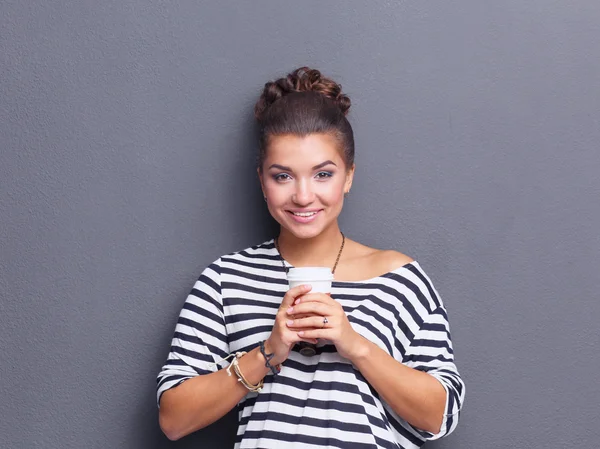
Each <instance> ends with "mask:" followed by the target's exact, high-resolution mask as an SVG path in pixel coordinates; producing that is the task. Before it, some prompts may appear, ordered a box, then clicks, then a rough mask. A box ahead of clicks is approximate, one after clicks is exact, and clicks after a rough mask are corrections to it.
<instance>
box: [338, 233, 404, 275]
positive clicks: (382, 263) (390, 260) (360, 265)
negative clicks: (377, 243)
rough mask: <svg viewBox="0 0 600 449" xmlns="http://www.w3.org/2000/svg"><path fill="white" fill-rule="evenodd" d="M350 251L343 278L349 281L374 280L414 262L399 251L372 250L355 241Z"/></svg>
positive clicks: (349, 248) (351, 243)
mask: <svg viewBox="0 0 600 449" xmlns="http://www.w3.org/2000/svg"><path fill="white" fill-rule="evenodd" d="M348 250H349V251H348V253H347V254H346V257H345V258H344V259H345V263H344V269H343V272H344V273H343V277H344V278H346V279H348V280H359V279H370V278H374V277H377V276H381V275H383V274H385V273H389V272H390V271H394V270H396V269H398V268H401V267H403V266H405V265H407V264H409V263H411V262H414V259H413V258H412V257H410V256H407V255H406V254H403V253H401V252H399V251H394V250H382V249H377V248H372V247H369V246H366V245H363V244H361V243H358V242H355V241H351V242H350V245H348ZM340 274H342V273H340Z"/></svg>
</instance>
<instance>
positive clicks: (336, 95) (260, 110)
mask: <svg viewBox="0 0 600 449" xmlns="http://www.w3.org/2000/svg"><path fill="white" fill-rule="evenodd" d="M293 92H318V93H320V94H321V95H324V96H325V97H327V98H329V99H330V100H332V101H333V102H334V103H335V104H336V105H337V106H338V107H339V108H340V110H341V111H342V114H344V115H347V114H348V111H349V110H350V105H351V103H350V98H349V97H348V96H347V95H344V94H343V93H342V85H341V84H338V83H336V82H335V81H333V80H331V79H329V78H325V77H324V76H322V75H321V72H319V71H318V70H316V69H311V68H309V67H300V68H299V69H296V70H294V71H293V72H292V73H290V74H289V75H287V76H286V77H284V78H279V79H278V80H276V81H269V82H268V83H267V84H265V88H264V90H263V93H262V95H261V96H260V99H259V100H258V102H257V103H256V106H255V107H254V116H255V117H256V119H257V120H258V121H261V120H262V118H263V117H264V114H265V111H267V110H268V109H269V107H270V106H271V105H272V104H273V103H275V102H276V101H277V100H279V99H280V98H282V97H284V96H286V95H288V94H291V93H293Z"/></svg>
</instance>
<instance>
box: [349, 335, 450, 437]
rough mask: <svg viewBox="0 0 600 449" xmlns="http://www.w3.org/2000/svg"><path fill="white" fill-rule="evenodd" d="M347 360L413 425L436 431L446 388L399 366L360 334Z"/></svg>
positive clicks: (442, 409) (416, 372)
mask: <svg viewBox="0 0 600 449" xmlns="http://www.w3.org/2000/svg"><path fill="white" fill-rule="evenodd" d="M360 338H361V342H360V344H359V345H357V347H356V348H357V350H356V354H355V355H352V357H351V361H352V363H353V364H354V366H356V368H358V370H359V371H360V372H361V374H362V375H363V376H364V377H365V379H366V380H367V381H368V382H369V384H370V385H371V386H372V387H373V388H375V390H376V391H377V392H378V393H379V395H380V397H381V398H382V399H383V400H384V401H385V402H386V403H387V404H388V405H389V406H390V407H391V408H392V409H393V410H394V411H395V412H396V413H397V414H398V415H399V416H400V417H402V418H403V419H404V420H406V421H407V422H409V423H410V424H412V425H413V426H415V427H417V428H419V429H421V430H426V431H428V432H431V433H433V434H436V433H438V432H439V431H440V427H441V425H442V422H443V417H444V409H445V405H446V390H445V389H444V387H443V386H442V384H441V383H440V382H439V381H438V380H437V379H436V378H435V377H433V376H430V375H429V374H427V373H424V372H422V371H417V370H415V369H413V368H409V367H408V366H405V365H403V364H402V363H400V362H398V361H397V360H395V359H394V358H393V357H391V356H390V355H389V354H388V353H386V352H385V351H384V350H382V349H381V348H380V347H379V346H377V345H376V344H374V343H372V342H370V341H368V340H367V339H365V338H363V337H360Z"/></svg>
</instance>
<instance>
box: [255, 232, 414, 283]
mask: <svg viewBox="0 0 600 449" xmlns="http://www.w3.org/2000/svg"><path fill="white" fill-rule="evenodd" d="M266 244H269V245H272V246H273V250H274V251H275V254H276V255H277V256H278V257H279V258H280V260H283V263H284V265H285V266H286V267H287V268H294V266H293V265H292V264H291V263H289V262H288V261H287V260H285V259H284V258H283V257H282V256H281V254H280V253H279V251H278V250H277V247H276V246H275V239H274V238H273V239H271V240H269V241H268V242H266ZM411 265H413V266H418V265H419V263H418V262H417V261H416V260H413V261H411V262H408V263H405V264H404V265H402V266H399V267H398V268H394V269H393V270H390V271H387V272H385V273H382V274H380V275H378V276H375V277H372V278H369V279H363V280H358V281H342V280H338V279H335V278H334V279H333V282H332V286H334V285H335V284H350V285H351V284H369V283H371V282H375V281H376V280H377V279H381V278H386V277H389V276H390V275H392V274H397V272H399V271H401V270H404V269H406V268H408V267H409V266H411ZM334 276H335V274H334Z"/></svg>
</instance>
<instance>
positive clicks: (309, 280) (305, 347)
mask: <svg viewBox="0 0 600 449" xmlns="http://www.w3.org/2000/svg"><path fill="white" fill-rule="evenodd" d="M287 279H288V282H289V285H290V288H294V287H297V286H299V285H310V286H311V287H312V288H311V289H310V291H309V292H308V293H326V294H329V293H331V283H332V282H333V273H332V272H331V269H329V268H328V267H299V268H290V269H289V270H288V274H287ZM297 318H301V317H297ZM297 344H298V346H299V348H300V350H299V351H300V354H302V355H304V356H306V357H311V356H313V355H315V354H316V353H317V347H316V345H313V344H311V343H308V342H306V341H301V342H298V343H297Z"/></svg>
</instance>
